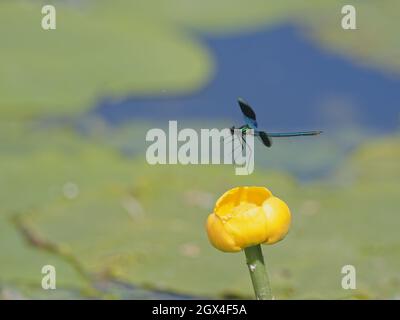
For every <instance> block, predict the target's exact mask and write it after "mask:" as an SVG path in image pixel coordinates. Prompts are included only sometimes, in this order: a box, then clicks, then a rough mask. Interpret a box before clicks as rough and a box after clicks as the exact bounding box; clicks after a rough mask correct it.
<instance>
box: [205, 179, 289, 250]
mask: <svg viewBox="0 0 400 320" xmlns="http://www.w3.org/2000/svg"><path fill="white" fill-rule="evenodd" d="M290 221H291V214H290V210H289V208H288V206H287V205H286V203H285V202H283V201H282V200H280V199H279V198H277V197H275V196H273V195H272V193H271V191H269V190H268V189H267V188H264V187H237V188H233V189H231V190H229V191H227V192H225V193H224V194H223V195H222V196H221V197H220V198H219V199H218V201H217V203H216V205H215V208H214V212H213V213H211V214H210V215H209V216H208V219H207V225H206V228H207V234H208V238H209V240H210V242H211V244H212V245H213V246H214V247H215V248H217V249H219V250H221V251H225V252H237V251H240V250H242V249H244V248H247V247H250V246H254V245H258V244H262V243H265V244H274V243H276V242H278V241H280V240H282V239H283V238H284V237H285V236H286V234H287V233H288V231H289V226H290Z"/></svg>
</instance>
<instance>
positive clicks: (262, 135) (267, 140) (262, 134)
mask: <svg viewBox="0 0 400 320" xmlns="http://www.w3.org/2000/svg"><path fill="white" fill-rule="evenodd" d="M258 136H259V137H260V139H261V141H262V143H263V144H264V146H266V147H268V148H269V147H271V145H272V140H271V139H270V138H269V137H268V134H266V133H265V132H264V131H259V132H258Z"/></svg>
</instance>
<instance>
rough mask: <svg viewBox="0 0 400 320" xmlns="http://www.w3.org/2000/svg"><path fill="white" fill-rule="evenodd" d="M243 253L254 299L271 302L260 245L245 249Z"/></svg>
mask: <svg viewBox="0 0 400 320" xmlns="http://www.w3.org/2000/svg"><path fill="white" fill-rule="evenodd" d="M244 253H245V254H246V262H247V266H248V268H249V271H250V277H251V282H252V283H253V288H254V293H255V294H256V299H257V300H272V293H271V287H270V284H269V279H268V274H267V269H266V268H265V263H264V257H263V254H262V250H261V245H256V246H252V247H248V248H245V249H244Z"/></svg>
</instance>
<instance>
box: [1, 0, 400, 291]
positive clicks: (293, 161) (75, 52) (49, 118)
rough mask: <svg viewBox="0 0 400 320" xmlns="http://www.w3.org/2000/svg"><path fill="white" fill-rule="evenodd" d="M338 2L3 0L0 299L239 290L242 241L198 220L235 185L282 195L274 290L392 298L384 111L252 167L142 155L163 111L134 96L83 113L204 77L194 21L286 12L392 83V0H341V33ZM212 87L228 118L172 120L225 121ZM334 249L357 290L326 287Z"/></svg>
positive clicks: (263, 26)
mask: <svg viewBox="0 0 400 320" xmlns="http://www.w3.org/2000/svg"><path fill="white" fill-rule="evenodd" d="M50 3H51V4H53V5H55V6H56V9H57V30H55V31H43V30H42V29H41V27H40V21H41V19H42V14H41V7H42V6H43V5H44V4H50ZM383 3H385V4H383ZM343 4H345V2H342V1H334V0H329V1H328V0H327V1H316V0H315V1H295V0H293V1H292V0H286V1H280V2H279V3H278V2H276V1H265V0H252V1H244V0H230V1H228V0H219V1H209V0H205V1H187V0H186V1H184V0H169V1H166V0H157V1H156V0H153V1H127V0H126V1H124V0H115V1H112V2H111V1H105V0H98V1H94V0H81V1H78V0H75V1H72V0H71V1H66V0H65V1H23V0H19V1H14V0H13V1H11V0H6V1H2V2H1V3H0V39H1V44H0V131H1V133H0V170H1V171H0V172H1V173H0V298H4V299H18V298H38V299H41V298H46V299H52V298H77V299H81V298H82V299H84V298H115V299H131V298H191V297H211V298H227V297H234V298H251V297H252V287H251V284H250V278H249V275H248V272H247V268H246V265H245V261H244V255H243V254H241V253H239V254H225V253H221V252H218V251H216V250H215V249H214V248H213V247H211V245H210V244H209V243H208V240H207V237H206V232H205V229H204V223H205V220H206V217H207V215H208V214H209V213H210V212H211V211H212V209H213V205H214V203H215V200H216V199H217V198H218V197H219V196H220V195H221V194H222V193H223V192H225V191H226V190H227V189H229V188H232V187H234V186H237V185H262V186H267V187H268V188H269V189H270V190H272V192H273V193H274V194H276V195H277V196H279V197H280V198H282V199H284V200H285V201H286V202H287V203H288V205H289V207H290V208H291V210H292V215H293V222H292V227H291V230H290V233H289V235H288V236H287V238H286V239H285V240H284V241H282V242H280V243H278V244H277V245H274V246H264V255H265V258H266V260H267V264H268V267H269V272H270V278H271V283H272V289H273V293H274V295H275V296H276V298H277V299H298V298H306V299H308V298H310V299H320V298H326V299H348V298H361V299H373V298H386V299H392V298H399V295H400V274H399V270H400V242H399V236H398V234H399V233H398V230H397V229H398V225H399V223H400V217H399V209H400V205H399V200H398V198H399V197H398V196H399V189H400V182H399V181H400V161H399V160H400V136H399V132H398V127H396V128H390V130H378V129H379V128H380V129H382V127H383V128H384V129H385V124H384V122H381V123H379V125H378V126H376V127H373V126H360V125H359V124H358V123H352V122H349V123H345V127H340V128H339V127H338V126H337V124H335V126H334V127H331V128H330V129H331V130H328V132H325V133H324V136H323V137H321V139H316V140H312V141H310V140H307V141H306V140H304V141H303V140H301V141H300V142H298V143H297V142H296V143H295V142H294V141H283V142H282V143H280V144H278V143H276V145H274V146H273V148H271V149H270V150H263V149H262V148H257V150H256V153H257V156H256V171H255V173H254V174H252V175H250V176H234V170H233V168H232V167H231V166H222V165H221V166H179V165H175V166H172V165H165V166H150V165H148V164H147V163H146V161H145V156H144V152H145V148H146V143H145V134H146V131H147V130H148V129H149V128H152V127H160V126H161V127H162V126H166V124H167V122H166V120H165V119H166V118H165V116H159V115H157V114H155V115H154V117H149V116H147V117H135V115H134V110H135V109H134V108H135V106H134V103H133V106H129V108H131V109H130V111H129V114H130V115H131V116H130V117H129V119H127V120H126V121H124V122H119V123H110V122H109V121H108V119H107V118H106V117H104V116H102V115H101V114H99V113H96V112H95V109H96V108H95V106H96V104H97V103H98V101H99V100H100V99H102V98H103V97H112V98H113V99H118V98H119V97H126V96H139V97H152V96H155V97H157V99H159V98H160V97H161V99H162V98H165V99H168V96H173V97H176V96H183V97H185V96H191V95H195V94H197V93H198V92H201V90H204V88H207V86H208V85H209V84H210V83H212V79H213V78H214V77H216V75H217V74H218V72H219V69H218V60H217V59H215V56H214V55H213V52H212V50H210V48H209V47H208V46H207V43H205V42H204V41H202V40H201V38H200V37H198V36H197V35H198V34H203V35H207V36H217V37H225V36H228V37H233V36H235V35H240V34H243V33H250V34H251V33H252V32H257V30H267V32H268V30H270V29H271V30H272V29H273V28H275V27H277V26H280V25H285V24H287V23H290V24H291V25H294V26H296V28H300V29H301V31H302V32H303V33H304V37H305V38H307V39H308V41H312V43H314V44H315V46H318V47H319V48H321V50H322V52H325V51H326V52H329V54H334V55H339V56H341V57H345V58H346V59H349V61H351V63H354V64H355V65H357V66H358V67H360V68H368V69H369V70H373V72H376V73H378V74H386V75H388V77H390V78H391V79H396V81H397V79H398V74H399V71H400V65H399V61H400V59H399V57H400V46H399V39H398V36H397V34H396V30H398V23H399V20H398V16H397V12H399V10H400V8H399V3H398V1H380V2H379V4H378V2H377V1H354V5H356V7H357V14H358V30H357V31H356V32H347V33H346V32H343V29H342V28H340V19H341V15H340V9H341V7H342V5H343ZM397 8H398V9H399V10H397ZM292 54H293V55H296V52H293V53H292ZM260 63H262V62H260ZM314 71H315V72H318V70H314ZM308 76H309V75H308V74H304V81H305V82H307V77H308ZM238 77H240V74H239V75H238ZM323 77H327V78H329V74H326V75H323ZM249 81H251V80H249ZM395 84H396V85H397V82H396V83H395ZM384 86H385V82H382V87H384ZM395 88H398V87H395ZM282 90H284V91H285V90H289V89H288V88H282ZM376 90H384V89H382V88H376ZM223 94H224V95H225V96H226V97H228V98H229V99H230V100H232V105H233V106H232V108H231V109H232V116H230V117H228V118H224V117H218V118H214V117H213V116H212V115H210V117H209V119H206V121H208V122H207V124H205V123H206V122H205V120H204V119H199V118H196V117H193V116H192V117H190V116H188V117H187V119H186V120H184V121H186V122H185V124H184V126H185V127H200V126H201V127H206V128H207V127H210V128H212V127H226V126H230V125H232V123H231V119H233V118H235V117H236V115H237V114H238V112H239V111H238V109H237V107H236V106H234V103H235V99H236V97H237V95H238V94H239V93H237V92H228V91H227V92H224V93H223ZM156 101H157V100H156ZM334 103H337V104H340V100H339V102H337V101H336V102H334ZM385 103H386V102H385V101H382V105H376V106H375V107H376V110H372V109H371V110H370V109H366V110H365V113H368V112H371V114H373V112H377V110H378V112H379V113H384V112H387V114H389V117H391V118H393V119H397V120H396V121H398V119H399V109H390V110H389V109H387V110H386V111H385V109H384V108H385ZM396 103H397V102H395V104H394V105H396ZM337 107H338V108H339V109H338V110H342V109H340V108H342V107H343V106H340V105H338V106H337ZM255 108H256V109H257V107H255ZM332 108H335V105H333V106H332ZM132 110H133V116H132ZM111 112H112V111H111ZM388 112H389V113H388ZM164 113H165V114H166V117H167V118H168V110H167V111H164ZM173 119H174V118H171V120H173ZM237 121H238V120H237ZM315 124H316V125H320V123H318V122H316V123H315ZM377 127H379V128H378V129H377ZM317 129H325V128H324V127H322V128H321V127H318V128H317ZM264 158H268V160H263V159H264ZM316 168H317V169H318V170H317V169H316ZM315 172H317V173H318V174H314V173H315ZM46 264H51V265H54V266H55V267H56V270H57V290H48V291H45V290H43V289H42V288H41V280H42V274H41V268H42V266H43V265H46ZM347 264H352V265H354V266H355V267H356V270H357V290H343V289H342V288H341V279H342V274H341V273H340V271H341V268H342V266H344V265H347Z"/></svg>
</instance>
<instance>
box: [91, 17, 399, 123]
mask: <svg viewBox="0 0 400 320" xmlns="http://www.w3.org/2000/svg"><path fill="white" fill-rule="evenodd" d="M198 37H199V38H200V40H201V41H202V42H203V43H204V44H205V45H206V46H207V47H208V48H209V50H210V52H211V54H212V56H213V57H214V59H215V65H216V70H215V73H214V76H213V78H212V79H211V80H210V82H209V83H208V84H207V85H206V86H205V87H204V88H202V89H200V90H198V91H196V92H192V93H187V94H185V95H176V96H165V94H163V95H160V96H157V95H153V96H131V97H126V98H123V99H118V101H112V100H110V99H103V100H102V101H100V102H99V104H98V105H97V106H96V107H95V109H94V110H95V111H94V112H95V113H96V114H99V115H101V116H103V117H104V118H105V119H107V120H108V121H109V122H111V123H114V124H118V123H121V122H123V121H125V120H129V119H135V118H148V119H153V120H163V119H184V118H201V119H204V118H217V119H218V118H221V119H235V120H236V121H235V123H237V122H240V113H239V108H238V107H237V104H236V98H237V97H239V96H240V97H243V98H245V99H246V100H247V101H248V102H250V104H251V105H253V107H254V109H255V110H256V113H257V117H258V120H259V123H260V124H261V125H262V126H263V127H264V128H265V129H274V130H276V129H280V130H302V129H324V128H325V127H327V126H333V127H335V126H336V125H343V124H346V125H353V124H356V125H358V126H363V127H368V128H373V129H377V130H381V131H388V130H393V129H395V128H397V127H398V124H399V110H400V103H399V101H400V90H399V89H400V77H395V76H393V75H387V74H385V73H383V72H382V71H380V70H378V69H376V68H375V69H374V68H367V67H365V66H362V65H361V64H357V63H355V62H354V61H352V60H350V58H347V57H344V56H339V55H336V54H333V53H330V52H329V51H327V50H324V49H322V48H320V47H319V46H318V45H317V44H315V43H313V42H312V41H310V40H309V39H307V38H306V37H304V36H303V35H302V33H301V32H300V31H299V30H298V29H297V28H296V27H295V26H292V25H285V26H280V27H277V28H274V29H265V30H260V31H258V32H251V33H241V34H236V35H229V36H226V35H225V36H218V37H216V36H202V35H198Z"/></svg>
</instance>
